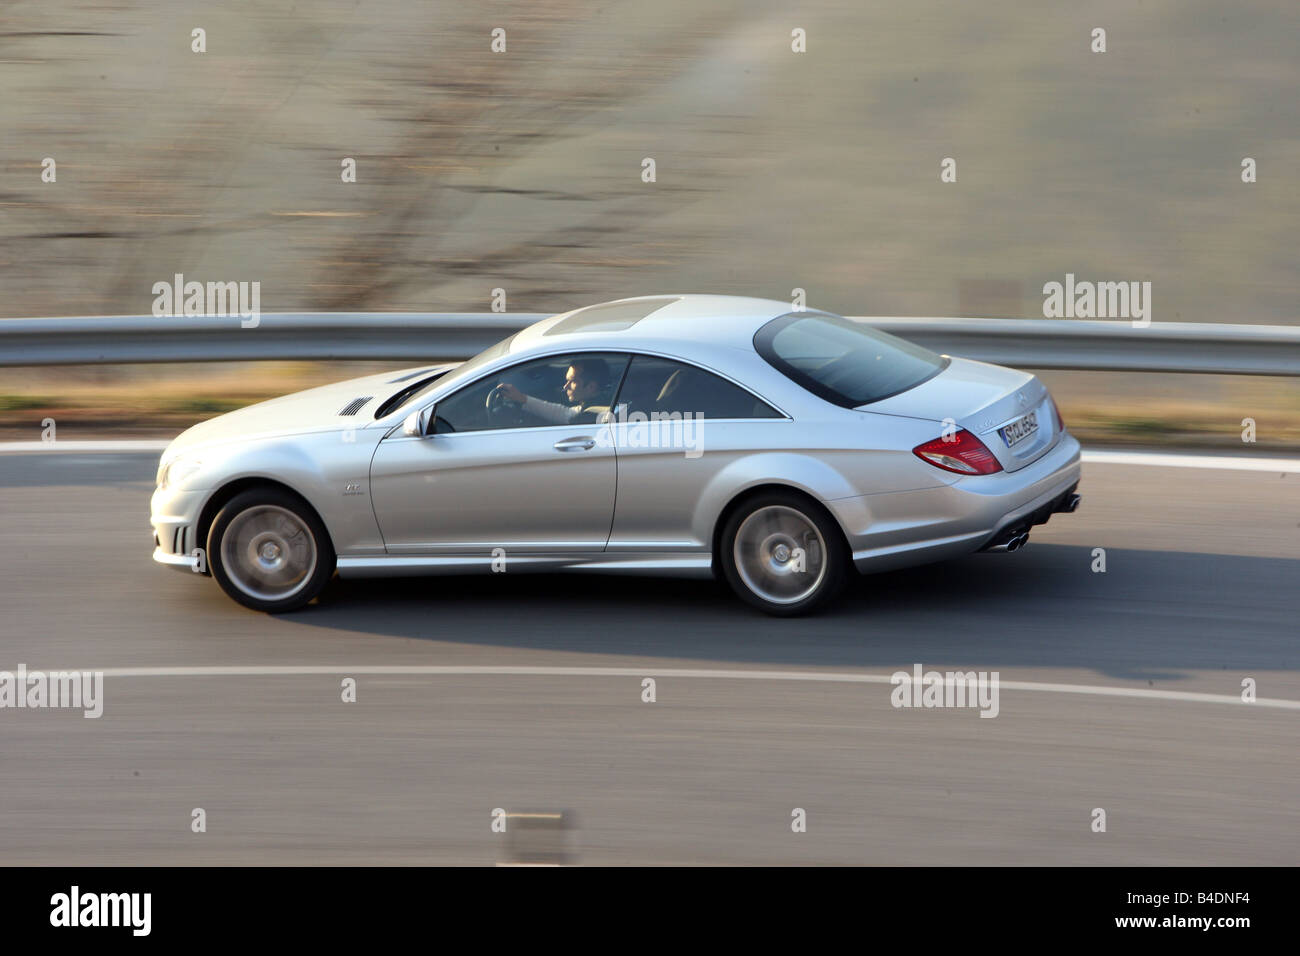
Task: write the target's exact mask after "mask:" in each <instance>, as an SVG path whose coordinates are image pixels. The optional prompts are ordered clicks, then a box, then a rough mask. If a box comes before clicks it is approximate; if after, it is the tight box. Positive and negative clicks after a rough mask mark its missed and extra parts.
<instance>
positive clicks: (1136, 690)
mask: <svg viewBox="0 0 1300 956" xmlns="http://www.w3.org/2000/svg"><path fill="white" fill-rule="evenodd" d="M936 666H937V665H936ZM36 669H37V668H32V667H28V668H27V672H28V673H29V674H30V673H31V672H32V671H33V670H36ZM40 669H41V670H44V671H45V672H46V673H48V672H50V671H55V670H67V669H68V668H58V667H47V668H40ZM78 670H80V671H81V672H82V673H102V674H103V675H104V676H105V677H304V676H311V675H334V676H343V677H351V676H354V675H357V674H362V675H366V674H369V675H380V674H387V675H400V676H404V677H423V676H430V677H452V676H463V677H494V676H500V677H637V678H640V677H682V678H699V679H704V680H785V681H814V682H822V683H835V684H888V683H890V681H891V675H889V674H849V673H842V672H841V673H828V672H825V671H760V670H720V669H711V668H671V667H670V668H662V667H653V666H646V667H509V666H502V667H492V666H470V665H446V666H444V665H433V664H379V665H366V666H358V667H342V666H338V665H334V664H326V665H303V666H292V665H290V666H285V665H274V664H272V665H262V666H254V665H250V666H228V667H222V666H216V667H106V668H93V667H91V668H86V667H82V668H78ZM909 674H910V672H909ZM998 686H999V688H1006V689H1007V690H1024V691H1042V692H1046V693H1053V694H1088V695H1092V696H1096V697H1136V698H1142V699H1145V700H1181V701H1194V702H1197V703H1203V704H1240V705H1242V706H1249V707H1276V708H1280V709H1282V710H1300V700H1283V699H1281V698H1276V697H1272V698H1269V697H1261V698H1259V699H1257V700H1255V701H1252V702H1251V703H1249V704H1247V703H1246V702H1245V701H1243V700H1242V699H1241V697H1240V696H1239V695H1235V694H1205V693H1199V692H1195V691H1185V690H1155V689H1153V688H1148V687H1106V686H1104V685H1101V684H1053V683H1040V682H1038V681H1020V680H999V682H998Z"/></svg>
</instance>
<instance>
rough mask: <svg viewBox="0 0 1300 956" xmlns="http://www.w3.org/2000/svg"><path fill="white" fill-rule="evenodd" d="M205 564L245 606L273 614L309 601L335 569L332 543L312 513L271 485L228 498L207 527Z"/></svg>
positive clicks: (293, 608) (229, 593)
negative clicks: (206, 560) (206, 561)
mask: <svg viewBox="0 0 1300 956" xmlns="http://www.w3.org/2000/svg"><path fill="white" fill-rule="evenodd" d="M208 564H209V566H210V567H211V568H212V576H213V577H214V578H216V579H217V583H218V584H220V585H221V589H222V590H223V591H225V592H226V594H228V595H229V596H230V597H232V598H234V599H235V600H236V601H238V602H239V603H240V604H242V605H244V606H245V607H250V608H253V609H254V610H256V611H268V612H271V613H277V612H281V611H292V610H295V609H297V608H300V607H302V606H303V605H304V604H307V603H308V602H310V601H311V600H312V599H313V598H315V597H316V596H317V595H318V594H320V592H321V591H322V590H323V589H324V587H325V585H326V583H327V582H328V581H329V579H330V577H331V576H332V575H333V574H334V548H333V546H332V545H331V544H330V540H329V535H328V533H327V532H326V531H325V526H324V525H323V524H321V521H320V519H319V518H318V517H317V516H316V513H315V512H314V511H312V510H311V508H309V507H308V506H307V504H306V503H305V502H303V501H302V500H301V499H299V498H298V497H296V496H294V495H291V494H288V493H287V492H284V491H280V490H277V489H273V488H265V489H253V490H251V491H245V492H242V493H241V494H238V495H236V496H235V497H234V498H231V499H230V501H228V502H227V503H226V505H225V507H223V508H222V509H221V511H220V512H218V513H217V517H216V519H215V520H214V521H213V522H212V528H211V530H210V531H209V532H208Z"/></svg>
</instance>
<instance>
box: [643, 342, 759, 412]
mask: <svg viewBox="0 0 1300 956" xmlns="http://www.w3.org/2000/svg"><path fill="white" fill-rule="evenodd" d="M618 404H619V406H620V408H621V410H622V411H621V414H624V415H633V414H638V413H639V414H641V415H644V416H645V420H646V421H655V420H658V419H655V418H654V416H655V415H658V416H660V418H663V417H664V416H668V417H669V418H672V417H675V416H680V417H682V418H683V419H685V420H688V421H689V420H698V419H701V418H714V419H718V418H781V417H783V416H782V415H781V413H780V412H778V411H777V410H776V409H774V408H772V407H771V406H770V405H768V404H767V403H766V402H763V401H761V400H759V399H758V398H755V397H754V396H753V395H751V394H750V393H749V392H747V391H745V390H744V389H743V388H740V387H738V386H736V385H733V384H731V383H730V382H728V381H727V380H726V379H724V378H722V377H721V376H718V375H714V374H713V373H712V372H706V371H704V369H702V368H696V367H695V366H693V365H687V364H686V363H684V362H674V361H671V360H670V359H663V358H655V357H653V356H650V355H636V356H633V358H632V365H631V367H630V368H629V369H628V371H627V380H626V381H625V382H624V383H623V388H622V389H621V390H620V391H619V393H618ZM688 416H689V417H688Z"/></svg>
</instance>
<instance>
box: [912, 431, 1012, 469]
mask: <svg viewBox="0 0 1300 956" xmlns="http://www.w3.org/2000/svg"><path fill="white" fill-rule="evenodd" d="M912 454H914V455H916V456H917V457H918V458H920V459H921V460H923V461H928V462H929V463H930V464H932V465H934V467H936V468H942V469H943V470H944V471H954V472H956V473H957V474H959V475H991V474H993V473H994V472H995V471H1001V470H1002V466H1001V465H1000V464H998V460H997V459H996V458H994V457H993V452H991V451H989V450H988V447H987V446H986V445H985V444H984V443H983V442H982V441H980V440H979V439H978V438H976V437H975V436H974V435H972V434H971V433H970V432H968V431H966V429H964V428H963V429H961V430H960V431H959V432H957V433H956V434H955V435H952V436H951V437H950V438H948V439H947V440H944V439H943V438H936V439H935V440H934V441H928V442H926V443H925V444H924V445H917V446H916V447H915V448H913V449H912Z"/></svg>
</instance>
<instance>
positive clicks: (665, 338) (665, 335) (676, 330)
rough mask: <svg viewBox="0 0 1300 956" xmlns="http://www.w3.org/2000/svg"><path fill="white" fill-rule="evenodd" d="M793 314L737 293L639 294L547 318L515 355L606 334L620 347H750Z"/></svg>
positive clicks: (526, 334)
mask: <svg viewBox="0 0 1300 956" xmlns="http://www.w3.org/2000/svg"><path fill="white" fill-rule="evenodd" d="M790 311H792V306H791V305H790V303H789V302H780V301H777V300H775V299H754V298H748V297H746V296H737V295H657V296H637V297H635V298H631V299H617V300H615V301H613V302H601V303H598V304H596V305H590V306H586V307H584V308H581V309H575V310H574V311H572V312H565V313H564V314H563V315H557V316H555V317H554V318H550V319H543V320H542V321H541V322H538V323H536V324H535V325H532V326H529V327H528V328H527V329H525V330H524V331H522V332H520V333H519V335H518V337H517V340H516V342H515V343H514V347H513V348H512V349H511V351H512V352H518V351H522V350H524V349H532V348H536V347H540V346H545V345H561V344H563V340H564V339H565V338H566V337H567V336H569V335H572V336H573V337H574V339H575V341H576V340H577V339H579V338H580V339H581V340H582V342H583V347H586V346H590V345H594V344H596V342H597V341H598V340H599V339H600V338H602V337H603V335H604V334H605V333H610V343H609V344H610V345H616V346H624V345H626V346H633V347H634V346H635V344H636V343H643V344H660V345H663V344H668V343H673V342H691V343H694V344H697V345H698V344H709V345H721V346H728V347H731V348H740V349H749V348H752V347H753V346H752V342H753V338H754V333H755V332H757V331H758V330H759V328H760V327H762V326H763V325H764V324H766V323H767V322H769V321H770V320H772V319H774V318H776V317H777V316H779V315H785V314H786V313H788V312H790ZM633 340H635V342H634V341H633Z"/></svg>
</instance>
